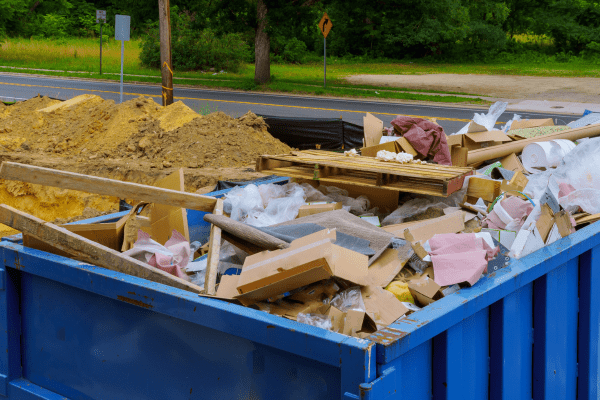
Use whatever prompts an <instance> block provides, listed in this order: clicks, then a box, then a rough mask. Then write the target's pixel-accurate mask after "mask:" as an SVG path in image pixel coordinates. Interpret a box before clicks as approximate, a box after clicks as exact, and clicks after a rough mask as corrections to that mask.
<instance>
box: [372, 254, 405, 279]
mask: <svg viewBox="0 0 600 400" xmlns="http://www.w3.org/2000/svg"><path fill="white" fill-rule="evenodd" d="M405 264H406V262H404V263H403V262H402V261H401V260H400V258H399V257H398V251H397V250H394V249H386V250H384V252H383V254H381V256H380V257H379V258H378V259H377V260H376V261H375V262H374V263H373V264H371V265H370V266H369V280H370V282H371V285H374V286H381V287H385V286H387V285H388V284H389V283H390V282H391V281H393V280H394V277H395V276H396V275H398V273H400V270H402V268H403V267H404V265H405Z"/></svg>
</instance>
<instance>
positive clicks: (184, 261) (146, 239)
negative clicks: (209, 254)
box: [123, 229, 190, 280]
mask: <svg viewBox="0 0 600 400" xmlns="http://www.w3.org/2000/svg"><path fill="white" fill-rule="evenodd" d="M123 255H124V256H129V257H133V258H135V259H136V260H139V261H142V262H145V263H147V264H150V265H151V266H153V267H155V268H158V269H161V270H163V271H165V272H167V273H169V274H171V275H174V276H176V277H178V278H181V279H185V280H190V278H189V277H188V276H187V274H186V273H185V272H183V270H184V269H185V268H186V266H187V265H188V263H189V261H190V244H189V243H188V241H187V240H186V239H185V237H183V235H182V234H181V233H179V232H177V231H176V230H175V229H173V234H172V236H171V238H170V239H169V240H167V242H166V243H165V245H164V246H163V245H162V244H160V243H158V242H156V241H154V240H152V239H151V238H150V235H149V234H148V233H146V232H144V231H142V230H139V231H138V239H137V241H136V242H135V244H134V245H133V248H131V249H129V250H127V251H126V252H124V253H123Z"/></svg>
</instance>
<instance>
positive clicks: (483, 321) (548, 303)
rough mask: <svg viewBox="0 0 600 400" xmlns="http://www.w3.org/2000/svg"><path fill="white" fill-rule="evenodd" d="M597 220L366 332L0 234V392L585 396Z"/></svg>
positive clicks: (598, 264)
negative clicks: (288, 315) (361, 335)
mask: <svg viewBox="0 0 600 400" xmlns="http://www.w3.org/2000/svg"><path fill="white" fill-rule="evenodd" d="M119 215H121V214H117V215H111V216H107V217H102V218H96V219H94V220H93V222H100V221H105V222H108V221H110V220H114V219H115V218H116V217H118V216H119ZM87 222H92V221H87ZM200 224H203V222H202V221H197V225H200ZM599 231H600V224H593V225H590V226H588V227H586V228H584V229H582V230H580V231H578V232H576V233H574V234H572V235H570V236H568V237H566V238H563V239H561V240H559V241H558V242H555V243H554V244H552V245H550V246H548V247H545V248H543V249H541V250H539V251H537V252H535V253H533V254H531V255H529V256H527V257H524V258H522V259H520V260H512V261H511V262H510V264H509V266H508V267H506V268H505V269H502V270H500V271H498V272H496V273H494V274H492V275H490V276H488V277H484V278H482V279H481V280H480V281H479V282H478V283H477V284H476V285H475V286H474V287H472V288H468V289H462V290H460V291H458V292H457V293H454V294H452V295H450V296H448V297H445V298H443V299H442V300H439V301H437V302H435V303H434V304H432V305H430V306H428V307H426V308H424V309H422V310H421V311H419V312H417V313H414V314H412V315H410V316H408V317H407V318H404V319H401V320H399V321H397V322H396V323H394V324H392V325H390V326H388V327H387V328H385V329H383V330H380V331H379V332H377V333H375V334H373V335H372V336H370V337H369V339H366V340H363V339H357V338H352V337H347V336H344V335H341V334H337V333H333V332H328V331H325V330H322V329H320V328H315V327H312V326H308V325H304V324H300V323H297V322H294V321H289V320H286V319H284V318H280V317H277V316H273V315H270V314H267V313H264V312H261V311H257V310H254V309H251V308H245V307H242V306H238V305H235V304H230V303H227V302H223V301H219V300H216V299H210V298H204V297H199V296H197V295H195V294H193V293H189V292H186V291H183V290H179V289H175V288H172V287H169V286H165V285H161V284H157V283H153V282H149V281H146V280H144V279H140V278H136V277H132V276H129V275H125V274H121V273H118V272H113V271H109V270H106V269H103V268H99V267H95V266H91V265H88V264H84V263H80V262H78V261H74V260H71V259H67V258H63V257H60V256H56V255H52V254H49V253H45V252H42V251H38V250H33V249H29V248H25V247H23V246H22V245H21V242H20V239H19V237H11V238H5V239H4V240H2V242H0V251H1V254H2V260H3V263H2V265H0V350H2V351H0V398H4V397H7V398H10V399H26V400H29V399H52V400H54V399H56V400H58V399H86V400H87V399H158V400H162V399H298V400H300V399H303V400H304V399H410V400H420V399H423V400H425V399H426V400H430V399H431V398H434V399H522V400H529V399H532V398H533V399H575V398H578V399H598V398H599V397H598V393H599V388H598V386H599V384H600V380H599V374H598V364H599V353H598V344H599V339H600V337H599V328H600V299H599V297H600V290H599V288H600V235H598V233H599Z"/></svg>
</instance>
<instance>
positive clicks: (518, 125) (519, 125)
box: [508, 118, 554, 132]
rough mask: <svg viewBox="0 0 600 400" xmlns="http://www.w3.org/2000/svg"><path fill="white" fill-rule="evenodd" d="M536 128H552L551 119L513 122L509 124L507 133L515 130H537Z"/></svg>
mask: <svg viewBox="0 0 600 400" xmlns="http://www.w3.org/2000/svg"><path fill="white" fill-rule="evenodd" d="M538 126H554V121H553V120H552V118H544V119H523V120H521V121H513V123H512V124H510V129H509V130H508V131H509V132H510V131H512V130H515V129H525V128H537V127H538Z"/></svg>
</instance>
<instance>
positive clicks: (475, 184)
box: [467, 178, 501, 204]
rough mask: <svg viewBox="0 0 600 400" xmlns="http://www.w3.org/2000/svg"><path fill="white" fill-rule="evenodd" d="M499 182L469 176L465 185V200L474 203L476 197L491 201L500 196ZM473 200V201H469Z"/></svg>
mask: <svg viewBox="0 0 600 400" xmlns="http://www.w3.org/2000/svg"><path fill="white" fill-rule="evenodd" d="M500 186H501V182H498V181H494V180H491V179H484V178H471V179H469V184H468V186H467V202H468V203H470V204H475V203H476V202H477V199H483V200H484V201H487V202H491V201H494V200H495V199H496V197H498V196H500ZM469 200H474V201H469Z"/></svg>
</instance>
